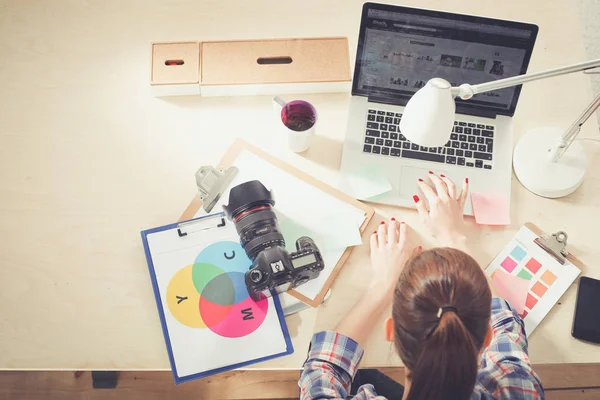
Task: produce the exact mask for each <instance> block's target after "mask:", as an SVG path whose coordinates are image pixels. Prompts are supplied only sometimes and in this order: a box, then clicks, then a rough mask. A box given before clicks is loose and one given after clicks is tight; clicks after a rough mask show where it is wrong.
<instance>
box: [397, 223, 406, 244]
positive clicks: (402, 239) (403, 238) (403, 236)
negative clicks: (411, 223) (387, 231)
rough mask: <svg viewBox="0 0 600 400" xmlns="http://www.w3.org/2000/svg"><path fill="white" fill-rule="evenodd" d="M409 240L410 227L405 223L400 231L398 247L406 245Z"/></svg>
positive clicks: (401, 225)
mask: <svg viewBox="0 0 600 400" xmlns="http://www.w3.org/2000/svg"><path fill="white" fill-rule="evenodd" d="M407 240H408V225H406V224H405V223H404V222H403V223H401V224H400V229H398V246H399V247H400V248H402V247H404V246H405V245H406V241H407Z"/></svg>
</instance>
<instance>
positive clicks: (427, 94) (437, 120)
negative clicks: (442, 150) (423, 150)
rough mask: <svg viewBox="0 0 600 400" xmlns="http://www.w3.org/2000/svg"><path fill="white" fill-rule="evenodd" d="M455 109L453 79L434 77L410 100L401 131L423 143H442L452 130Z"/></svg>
mask: <svg viewBox="0 0 600 400" xmlns="http://www.w3.org/2000/svg"><path fill="white" fill-rule="evenodd" d="M455 110H456V105H455V104H454V96H453V95H452V90H451V85H450V82H448V81H446V80H444V79H441V78H433V79H431V80H430V81H429V82H427V84H426V85H425V86H423V87H422V88H421V89H420V90H418V91H417V93H415V94H414V95H413V96H412V97H411V99H410V100H409V101H408V104H406V107H405V108H404V113H403V115H402V119H401V120H400V132H402V134H403V135H404V136H406V138H407V139H408V140H409V141H411V142H412V143H416V144H418V145H420V146H425V147H442V146H444V145H445V144H446V143H447V142H448V139H449V138H450V134H451V133H452V126H453V125H454V112H455Z"/></svg>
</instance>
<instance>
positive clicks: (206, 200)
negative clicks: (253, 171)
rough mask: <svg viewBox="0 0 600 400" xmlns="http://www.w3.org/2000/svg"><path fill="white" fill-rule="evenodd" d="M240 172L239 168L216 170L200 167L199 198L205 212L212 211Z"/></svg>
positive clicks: (197, 174) (197, 180)
mask: <svg viewBox="0 0 600 400" xmlns="http://www.w3.org/2000/svg"><path fill="white" fill-rule="evenodd" d="M238 171H239V170H238V169H237V167H229V168H215V167H211V166H210V165H205V166H203V167H200V169H199V170H198V171H196V186H198V197H200V200H202V208H204V211H206V212H207V213H208V212H211V211H212V209H213V207H214V206H215V204H217V201H219V199H220V198H221V196H222V195H223V193H224V192H225V190H226V189H227V187H228V186H229V184H230V183H231V181H233V178H235V176H236V175H237V173H238Z"/></svg>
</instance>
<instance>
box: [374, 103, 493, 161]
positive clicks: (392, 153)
mask: <svg viewBox="0 0 600 400" xmlns="http://www.w3.org/2000/svg"><path fill="white" fill-rule="evenodd" d="M401 118H402V114H400V113H394V112H391V111H382V110H374V109H369V110H368V112H367V129H366V132H365V140H364V144H363V152H364V153H370V154H378V155H382V156H388V157H404V158H411V159H415V160H423V161H431V162H436V163H444V164H450V165H460V166H464V167H471V168H481V169H492V155H493V152H494V132H495V129H494V126H492V125H482V124H475V123H473V122H469V121H454V127H453V129H452V134H451V135H450V140H448V143H446V145H445V146H444V147H423V146H419V145H417V144H414V143H411V142H409V141H408V140H407V139H406V137H404V136H403V135H402V134H401V133H400V120H401Z"/></svg>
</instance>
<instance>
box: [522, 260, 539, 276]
mask: <svg viewBox="0 0 600 400" xmlns="http://www.w3.org/2000/svg"><path fill="white" fill-rule="evenodd" d="M525 267H527V269H528V270H530V271H531V272H533V273H534V274H536V273H537V272H538V271H539V270H540V268H542V264H540V262H539V261H538V260H536V259H535V258H533V257H532V258H531V260H529V261H527V264H525Z"/></svg>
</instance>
